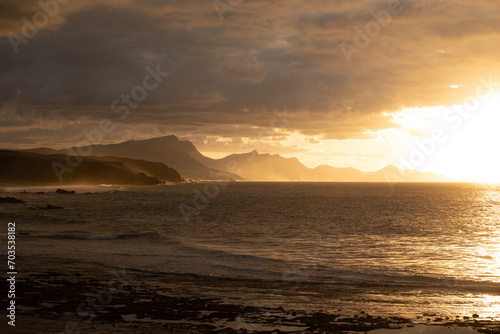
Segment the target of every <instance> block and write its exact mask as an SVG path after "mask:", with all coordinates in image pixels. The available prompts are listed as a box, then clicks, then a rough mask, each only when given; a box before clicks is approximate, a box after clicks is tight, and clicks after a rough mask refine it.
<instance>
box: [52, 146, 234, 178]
mask: <svg viewBox="0 0 500 334" xmlns="http://www.w3.org/2000/svg"><path fill="white" fill-rule="evenodd" d="M72 149H73V150H76V147H73V148H72ZM82 150H83V151H86V150H91V153H90V155H92V156H100V157H103V156H114V157H125V158H131V159H141V160H147V161H151V162H161V163H163V164H165V165H167V166H170V167H172V168H174V169H176V170H177V171H178V172H179V173H180V174H181V175H182V177H184V178H186V179H195V180H212V179H214V178H215V175H217V174H218V173H220V170H217V169H214V168H210V167H207V166H206V165H204V164H203V163H201V162H200V161H199V160H202V159H203V158H205V159H210V158H207V157H204V156H203V155H202V154H201V153H200V152H199V151H198V150H197V149H196V147H195V146H194V145H193V143H191V142H190V141H187V140H179V139H178V138H177V137H176V136H166V137H159V138H152V139H146V140H134V141H126V142H123V143H119V144H109V145H93V146H87V147H83V148H82ZM60 152H63V151H62V150H61V151H60ZM64 152H66V151H65V150H64ZM230 177H231V178H233V179H235V180H239V179H241V177H239V176H238V175H235V174H231V173H230Z"/></svg>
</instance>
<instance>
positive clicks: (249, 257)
mask: <svg viewBox="0 0 500 334" xmlns="http://www.w3.org/2000/svg"><path fill="white" fill-rule="evenodd" d="M207 185H208V186H207ZM66 189H75V190H76V191H77V193H76V194H75V195H60V194H55V193H53V191H54V190H55V188H54V187H52V188H51V187H48V188H31V189H26V188H25V189H19V188H7V189H5V190H4V191H3V194H2V196H6V195H8V196H15V197H17V198H20V199H23V200H25V201H26V202H27V204H23V205H19V204H9V205H7V204H3V205H1V206H0V219H1V220H2V221H6V222H7V221H16V223H17V225H16V227H17V233H18V236H17V246H18V247H17V248H18V255H19V256H25V257H35V258H41V259H43V258H51V259H64V260H71V261H78V262H82V263H89V264H91V263H97V264H100V265H104V266H109V267H114V268H116V267H120V268H123V269H125V270H129V271H133V272H135V273H138V275H140V273H141V272H148V273H157V274H158V275H165V276H164V277H165V281H168V277H171V275H177V277H182V275H194V276H195V277H198V278H199V279H200V280H201V281H203V279H209V280H212V281H214V280H220V282H221V284H220V286H221V288H219V289H213V290H210V291H207V288H206V287H205V288H204V289H205V290H204V291H200V293H205V294H212V295H213V296H216V297H217V296H218V297H221V298H228V299H230V300H233V301H234V300H236V299H240V302H247V303H249V304H253V305H261V304H262V305H271V306H273V305H274V306H276V305H280V306H284V307H286V306H289V307H294V308H304V309H307V308H311V309H321V310H324V311H328V310H334V309H335V310H337V309H343V310H353V311H356V310H368V311H369V312H372V313H374V314H377V315H382V316H383V315H399V316H409V317H414V316H417V315H419V314H424V313H429V314H430V313H434V314H440V315H446V316H454V315H470V314H471V313H479V314H480V315H481V317H493V318H496V319H498V318H499V317H500V310H499V309H498V308H497V305H498V303H499V302H500V186H498V185H487V184H430V183H421V184H417V183H415V184H395V185H388V184H384V183H265V182H264V183H260V182H249V183H240V182H238V183H231V184H215V183H213V184H210V183H208V184H207V183H198V184H177V185H167V186H165V185H163V186H107V187H83V186H82V187H66ZM210 189H211V190H210ZM214 189H215V191H214ZM26 191H27V192H26ZM35 191H37V192H38V191H44V194H35V193H34V192H35ZM207 191H208V192H207ZM89 192H90V193H89ZM47 204H51V205H54V206H60V207H63V208H64V209H62V210H40V209H39V208H41V207H46V206H47ZM186 212H189V214H186ZM0 232H1V234H0V236H1V238H2V239H5V238H6V231H5V233H4V231H0ZM2 251H3V250H2ZM62 266H63V265H62ZM230 281H231V282H239V283H238V286H240V288H238V289H235V288H234V284H232V285H231V287H228V288H227V289H224V284H223V282H230ZM285 288H286V289H285Z"/></svg>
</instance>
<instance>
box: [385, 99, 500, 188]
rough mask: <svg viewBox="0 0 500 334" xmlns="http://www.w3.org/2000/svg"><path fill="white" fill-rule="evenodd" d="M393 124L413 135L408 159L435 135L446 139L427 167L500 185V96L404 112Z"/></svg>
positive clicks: (408, 150) (428, 157) (398, 115)
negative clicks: (472, 102) (475, 102)
mask: <svg viewBox="0 0 500 334" xmlns="http://www.w3.org/2000/svg"><path fill="white" fill-rule="evenodd" d="M393 122H394V123H396V124H399V125H400V126H401V127H402V128H403V129H406V130H408V131H409V133H410V134H411V135H412V139H411V140H410V142H409V143H408V144H407V149H406V151H405V154H406V155H409V154H410V153H411V150H412V149H414V147H415V146H416V145H415V142H418V141H420V142H422V141H425V140H427V141H429V140H430V138H432V132H433V131H436V130H439V131H442V132H443V133H444V135H445V136H446V141H445V142H443V143H435V150H434V151H433V152H432V154H428V155H427V156H426V163H425V165H424V166H418V167H421V168H418V167H416V168H415V169H420V170H431V171H434V172H437V173H441V174H444V175H448V176H450V177H456V178H465V179H466V180H473V181H478V182H491V183H497V182H500V151H499V150H498V147H497V145H498V143H500V93H495V94H492V95H490V96H489V97H487V98H485V99H483V100H482V101H479V102H478V103H477V104H475V105H456V106H452V107H442V106H441V107H426V108H416V109H404V110H402V111H399V112H397V113H395V114H393Z"/></svg>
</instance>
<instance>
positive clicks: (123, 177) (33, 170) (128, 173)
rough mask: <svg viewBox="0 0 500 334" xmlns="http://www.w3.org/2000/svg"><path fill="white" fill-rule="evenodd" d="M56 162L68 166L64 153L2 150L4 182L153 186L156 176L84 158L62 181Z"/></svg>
mask: <svg viewBox="0 0 500 334" xmlns="http://www.w3.org/2000/svg"><path fill="white" fill-rule="evenodd" d="M54 163H56V164H60V165H65V164H66V156H65V155H61V154H50V155H44V154H37V153H29V152H18V151H8V150H1V151H0V182H1V183H19V184H53V185H56V184H92V185H95V184H104V183H105V184H130V185H153V184H158V183H160V181H159V180H158V179H157V178H156V177H151V176H147V175H145V174H144V173H141V172H137V171H134V170H131V169H129V168H127V167H126V166H124V164H122V163H119V162H118V161H114V162H107V161H99V160H96V159H92V158H82V161H81V163H80V164H79V165H78V166H77V167H76V168H71V170H70V171H69V172H65V173H63V174H62V182H61V181H60V179H59V178H58V176H57V174H56V172H55V171H54V168H53V165H54Z"/></svg>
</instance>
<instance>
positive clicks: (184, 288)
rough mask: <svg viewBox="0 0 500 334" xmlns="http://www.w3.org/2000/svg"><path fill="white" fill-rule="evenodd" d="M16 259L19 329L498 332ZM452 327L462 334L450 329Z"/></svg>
mask: <svg viewBox="0 0 500 334" xmlns="http://www.w3.org/2000/svg"><path fill="white" fill-rule="evenodd" d="M19 263H20V266H19V275H18V281H19V282H18V286H19V296H18V298H17V301H16V303H17V305H18V310H17V312H18V319H17V321H16V328H17V329H22V330H23V332H24V331H25V330H28V332H29V331H31V332H40V330H43V331H46V332H51V333H52V332H54V333H78V330H81V333H85V332H92V333H115V332H116V333H119V332H123V331H138V332H144V333H161V332H167V333H211V332H220V333H247V332H253V333H271V332H273V333H312V332H316V333H348V332H350V333H353V332H354V333H366V332H370V331H374V330H378V331H376V332H374V334H390V333H394V334H399V333H401V329H403V328H406V327H408V330H410V329H411V328H414V329H419V331H418V333H419V334H420V333H427V332H429V334H432V328H431V327H433V326H439V328H442V330H443V331H440V332H439V333H444V329H445V328H446V327H452V328H471V329H474V330H475V332H471V333H485V334H489V333H498V332H499V331H500V322H498V321H491V320H487V319H474V318H472V316H471V317H469V319H445V318H439V316H438V315H429V318H427V319H426V318H422V319H406V318H400V317H394V316H392V317H383V316H374V315H370V314H367V313H365V312H363V311H360V312H359V313H358V314H346V313H345V312H343V311H342V310H331V311H321V312H311V311H304V310H299V309H284V308H283V307H275V306H274V307H272V306H262V307H258V306H249V305H244V304H242V303H234V302H230V301H228V300H222V299H221V298H212V297H207V296H206V295H205V294H199V293H193V291H192V290H190V289H191V288H192V287H193V286H205V287H206V286H208V285H207V284H206V283H207V282H206V279H205V280H204V279H200V278H196V277H187V276H186V277H180V276H177V277H176V276H172V275H162V274H153V273H144V272H138V271H131V270H128V271H125V270H121V269H111V268H110V267H105V266H102V265H98V264H94V263H81V262H75V261H72V260H56V259H47V258H39V259H36V258H31V259H27V258H26V257H24V256H21V257H20V259H19ZM228 284H234V283H231V282H228ZM234 288H235V289H237V288H238V286H237V285H235V287H234ZM4 303H5V299H4V298H2V304H4ZM423 326H425V327H423ZM427 326H431V327H427ZM427 328H429V329H428V330H426V331H424V330H423V329H427ZM390 329H397V330H398V331H390ZM381 330H387V331H381ZM410 333H411V332H410ZM415 333H417V332H415ZM453 333H456V334H460V332H457V331H456V330H455V331H454V332H453Z"/></svg>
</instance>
